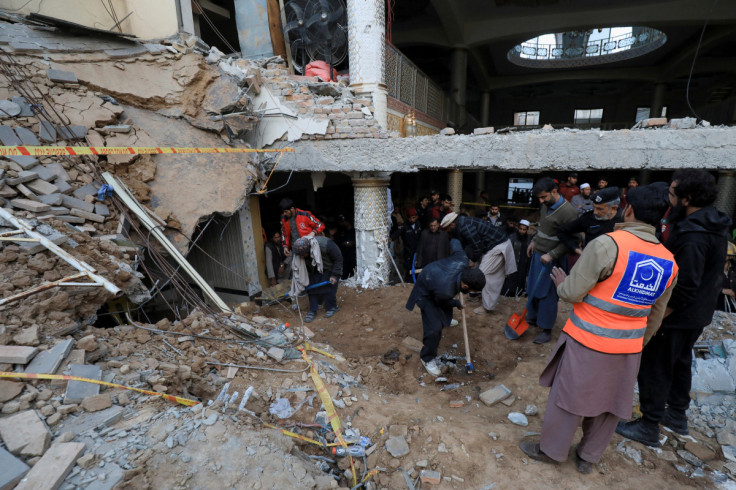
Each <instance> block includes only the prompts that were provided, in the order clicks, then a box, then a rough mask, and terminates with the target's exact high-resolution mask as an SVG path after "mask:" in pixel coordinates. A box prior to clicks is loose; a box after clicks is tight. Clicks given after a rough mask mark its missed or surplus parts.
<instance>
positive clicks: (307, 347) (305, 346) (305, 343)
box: [304, 342, 335, 359]
mask: <svg viewBox="0 0 736 490" xmlns="http://www.w3.org/2000/svg"><path fill="white" fill-rule="evenodd" d="M304 348H305V349H306V350H311V351H312V352H316V353H318V354H322V355H323V356H327V357H330V358H332V359H334V358H335V356H333V355H332V354H330V353H329V352H325V351H323V350H322V349H317V348H316V347H312V345H311V344H310V343H309V342H304Z"/></svg>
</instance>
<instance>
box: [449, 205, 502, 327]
mask: <svg viewBox="0 0 736 490" xmlns="http://www.w3.org/2000/svg"><path fill="white" fill-rule="evenodd" d="M440 226H441V227H442V228H443V229H445V230H447V231H448V232H450V233H453V234H454V235H455V237H457V238H458V239H459V240H460V242H461V243H462V245H463V247H465V250H466V251H467V253H468V254H469V256H470V260H472V261H473V262H476V263H477V262H480V263H479V265H478V268H479V269H480V270H481V271H482V272H483V274H484V275H485V287H484V288H483V291H482V294H481V299H482V303H483V306H479V307H478V308H476V309H474V310H473V313H475V314H476V315H480V314H483V313H493V312H494V311H495V309H496V305H497V304H498V296H499V295H500V294H501V288H502V287H503V282H504V280H505V279H506V276H508V275H509V274H513V273H514V272H516V261H515V260H514V248H513V247H512V246H511V241H510V240H509V239H508V236H507V235H506V232H505V231H504V230H503V228H500V227H497V226H493V225H492V224H491V223H490V222H489V221H485V220H482V219H478V218H471V217H469V216H462V215H458V214H457V213H450V214H448V215H447V216H445V219H443V220H442V223H440Z"/></svg>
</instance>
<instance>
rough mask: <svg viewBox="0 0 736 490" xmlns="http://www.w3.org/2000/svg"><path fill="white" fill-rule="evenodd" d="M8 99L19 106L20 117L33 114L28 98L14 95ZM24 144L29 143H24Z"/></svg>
mask: <svg viewBox="0 0 736 490" xmlns="http://www.w3.org/2000/svg"><path fill="white" fill-rule="evenodd" d="M10 100H11V101H12V102H15V103H16V104H18V106H19V107H20V114H19V116H21V117H28V116H33V110H32V109H31V104H30V103H29V102H28V100H27V99H26V98H25V97H20V96H14V97H11V98H10ZM16 129H17V128H16ZM19 136H20V133H19ZM26 144H30V143H26Z"/></svg>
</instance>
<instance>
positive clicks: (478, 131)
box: [473, 126, 493, 135]
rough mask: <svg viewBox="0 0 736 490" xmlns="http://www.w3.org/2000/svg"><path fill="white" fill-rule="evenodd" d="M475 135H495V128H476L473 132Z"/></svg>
mask: <svg viewBox="0 0 736 490" xmlns="http://www.w3.org/2000/svg"><path fill="white" fill-rule="evenodd" d="M473 134H475V135H478V134H493V126H489V127H487V128H475V129H474V130H473Z"/></svg>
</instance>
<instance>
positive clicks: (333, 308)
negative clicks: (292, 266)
mask: <svg viewBox="0 0 736 490" xmlns="http://www.w3.org/2000/svg"><path fill="white" fill-rule="evenodd" d="M314 239H315V240H316V241H317V244H318V245H319V251H320V255H321V257H322V272H320V271H319V269H318V267H317V266H316V265H315V264H313V263H312V259H310V258H309V255H310V248H311V245H310V241H309V239H307V238H300V239H299V240H297V241H296V242H295V243H294V248H293V251H294V253H295V254H298V255H301V256H302V257H305V258H306V259H307V261H306V265H307V272H308V273H309V285H310V286H314V285H315V284H319V283H322V282H329V284H325V285H324V286H320V287H318V288H314V289H310V290H309V291H307V293H308V294H309V313H307V315H306V316H305V317H304V323H309V322H311V321H312V320H314V317H315V316H317V310H318V309H319V305H320V303H324V305H325V310H326V311H325V318H330V317H332V316H334V315H335V313H337V312H338V311H340V308H338V307H337V283H338V281H339V280H340V275H341V274H342V252H340V248H339V247H338V246H337V245H336V244H335V242H333V241H332V240H330V239H329V238H327V237H325V236H318V237H315V238H314Z"/></svg>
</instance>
